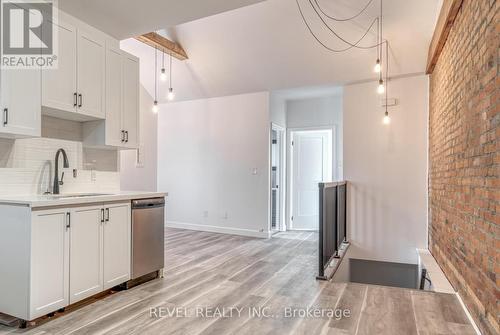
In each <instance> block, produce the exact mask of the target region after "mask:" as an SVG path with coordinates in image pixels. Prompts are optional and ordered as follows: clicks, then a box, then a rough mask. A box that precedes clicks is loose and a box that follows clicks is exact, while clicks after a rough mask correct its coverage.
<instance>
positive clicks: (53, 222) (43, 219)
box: [30, 209, 69, 319]
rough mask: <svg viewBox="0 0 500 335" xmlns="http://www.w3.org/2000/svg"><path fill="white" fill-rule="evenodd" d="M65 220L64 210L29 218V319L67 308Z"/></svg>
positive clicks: (67, 270)
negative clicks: (30, 219) (30, 224)
mask: <svg viewBox="0 0 500 335" xmlns="http://www.w3.org/2000/svg"><path fill="white" fill-rule="evenodd" d="M68 219H69V215H68V212H67V211H66V210H64V209H56V210H47V211H42V212H34V214H33V216H32V228H31V289H30V292H31V294H30V319H35V318H37V317H40V316H42V315H45V314H48V313H51V312H53V311H55V310H58V309H60V308H63V307H64V306H67V305H69V228H68V227H67V225H68Z"/></svg>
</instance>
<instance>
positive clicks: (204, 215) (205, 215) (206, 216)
mask: <svg viewBox="0 0 500 335" xmlns="http://www.w3.org/2000/svg"><path fill="white" fill-rule="evenodd" d="M203 217H204V218H205V219H206V218H208V211H204V212H203Z"/></svg>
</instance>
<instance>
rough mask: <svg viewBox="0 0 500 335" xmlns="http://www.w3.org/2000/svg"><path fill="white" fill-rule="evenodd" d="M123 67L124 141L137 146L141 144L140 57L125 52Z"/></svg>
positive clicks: (130, 145)
mask: <svg viewBox="0 0 500 335" xmlns="http://www.w3.org/2000/svg"><path fill="white" fill-rule="evenodd" d="M122 69H123V113H122V119H123V121H122V124H123V130H124V131H125V141H124V142H125V147H127V148H137V147H138V144H139V59H138V58H136V57H134V56H132V55H129V54H126V53H124V55H123V58H122Z"/></svg>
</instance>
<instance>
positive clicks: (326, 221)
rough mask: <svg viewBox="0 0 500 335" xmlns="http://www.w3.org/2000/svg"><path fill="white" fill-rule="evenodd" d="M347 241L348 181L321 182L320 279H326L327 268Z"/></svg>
mask: <svg viewBox="0 0 500 335" xmlns="http://www.w3.org/2000/svg"><path fill="white" fill-rule="evenodd" d="M345 242H347V182H345V181H341V182H332V183H319V269H318V276H317V278H318V279H323V280H326V279H328V276H325V269H326V268H327V267H328V266H329V265H330V263H331V261H332V260H333V259H335V258H338V257H339V250H340V247H341V245H342V243H345Z"/></svg>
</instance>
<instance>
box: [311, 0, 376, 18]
mask: <svg viewBox="0 0 500 335" xmlns="http://www.w3.org/2000/svg"><path fill="white" fill-rule="evenodd" d="M314 2H315V3H316V5H317V6H318V8H319V10H320V11H321V13H323V15H325V16H326V17H327V18H329V19H331V20H334V21H338V22H345V21H350V20H353V19H355V18H357V17H358V16H360V15H361V14H363V13H364V11H365V10H366V9H367V8H368V6H370V4H371V3H372V2H373V0H369V1H368V2H367V3H366V5H365V6H364V7H363V9H361V11H360V12H359V13H358V14H356V15H354V16H351V17H349V18H344V19H339V18H336V17H334V16H331V15H329V14H328V13H327V12H326V11H325V10H324V9H323V8H322V7H321V5H320V4H319V0H314Z"/></svg>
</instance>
